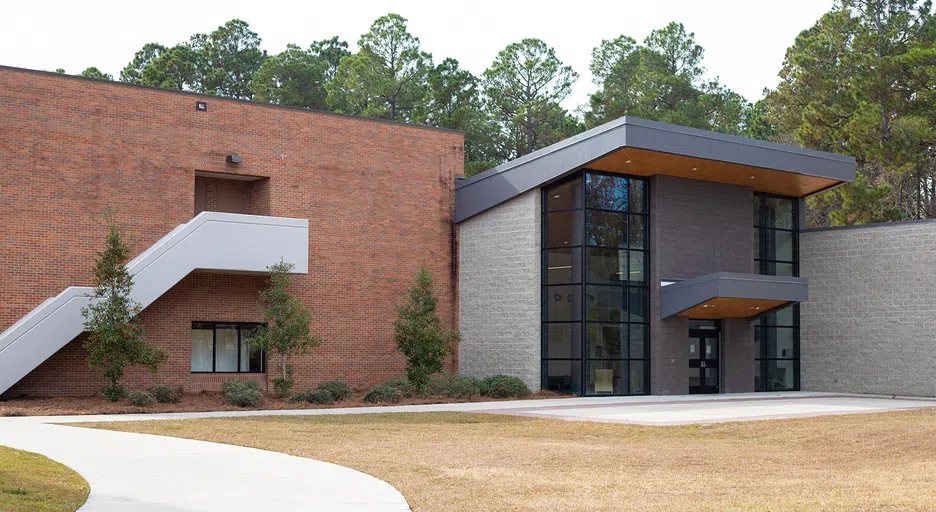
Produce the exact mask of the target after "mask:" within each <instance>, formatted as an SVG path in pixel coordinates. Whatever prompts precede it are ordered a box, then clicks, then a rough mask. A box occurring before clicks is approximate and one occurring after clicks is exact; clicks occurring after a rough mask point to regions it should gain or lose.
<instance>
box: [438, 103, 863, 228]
mask: <svg viewBox="0 0 936 512" xmlns="http://www.w3.org/2000/svg"><path fill="white" fill-rule="evenodd" d="M625 147H630V148H636V149H641V150H645V151H654V152H659V153H668V154H674V155H680V156H685V157H690V158H699V159H704V160H711V161H718V162H726V163H730V164H735V165H744V166H749V167H755V168H760V169H765V170H768V171H775V172H780V173H789V174H797V175H802V176H811V177H816V178H821V179H825V180H828V181H830V182H837V183H836V184H841V183H844V182H850V181H854V180H855V172H856V171H855V159H854V157H851V156H846V155H838V154H835V153H829V152H823V151H816V150H812V149H805V148H798V147H795V146H787V145H783V144H777V143H774V142H767V141H760V140H755V139H749V138H745V137H739V136H736V135H727V134H722V133H716V132H708V131H705V130H699V129H696V128H685V127H681V126H675V125H670V124H666V123H660V122H657V121H649V120H646V119H640V118H635V117H622V118H619V119H616V120H614V121H611V122H609V123H606V124H604V125H601V126H598V127H595V128H592V129H591V130H588V131H586V132H583V133H581V134H578V135H576V136H574V137H571V138H569V139H566V140H564V141H560V142H557V143H556V144H553V145H551V146H547V147H545V148H543V149H540V150H538V151H534V152H533V153H530V154H529V155H525V156H522V157H520V158H517V159H515V160H512V161H510V162H506V163H504V164H501V165H499V166H497V167H495V168H494V169H490V170H488V171H485V172H483V173H481V174H478V175H475V176H472V177H470V178H467V179H464V180H459V181H458V182H457V183H456V186H455V194H456V197H455V222H456V223H459V222H462V221H464V220H467V219H469V218H471V217H473V216H475V215H477V214H479V213H481V212H483V211H486V210H488V209H490V208H493V207H494V206H497V205H498V204H501V203H503V202H506V201H508V200H510V199H512V198H514V197H516V196H518V195H520V194H522V193H524V192H526V191H528V190H531V189H532V188H536V187H539V186H542V185H544V184H546V183H549V182H551V181H554V180H555V179H557V178H559V177H561V176H563V175H565V174H566V173H569V172H573V171H575V170H577V169H581V168H583V167H587V166H588V164H589V163H590V162H593V161H595V160H597V159H599V158H602V157H604V156H606V155H608V154H611V153H613V152H615V151H618V150H620V149H621V148H625ZM833 186H834V185H833Z"/></svg>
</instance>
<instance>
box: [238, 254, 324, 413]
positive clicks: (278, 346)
mask: <svg viewBox="0 0 936 512" xmlns="http://www.w3.org/2000/svg"><path fill="white" fill-rule="evenodd" d="M269 269H270V284H269V286H268V287H267V288H266V289H265V290H263V291H262V292H260V301H261V304H260V314H261V315H262V316H263V320H264V321H265V322H266V323H265V325H263V326H261V327H258V328H257V329H255V330H254V331H253V333H251V335H250V336H249V337H248V340H247V342H248V343H249V344H251V345H253V346H255V347H258V348H260V349H262V350H264V351H266V352H270V351H275V352H277V353H278V354H279V369H280V376H279V377H278V378H276V379H273V389H274V390H276V394H277V395H279V396H280V397H282V398H285V397H288V396H289V393H290V391H291V390H292V387H293V378H292V374H293V370H292V366H290V365H289V359H290V358H292V357H293V356H296V355H300V354H305V353H307V352H308V351H309V350H311V349H312V348H313V347H315V346H317V345H318V344H319V341H320V340H319V339H318V338H317V337H315V336H312V334H311V333H310V332H309V325H310V324H311V323H312V311H311V310H309V308H307V307H305V306H304V305H303V304H302V301H300V300H299V299H298V298H297V297H295V296H294V295H293V294H292V293H290V291H289V272H290V271H291V270H292V269H293V264H292V263H286V262H284V261H282V260H280V262H279V263H277V264H275V265H272V266H271V267H269Z"/></svg>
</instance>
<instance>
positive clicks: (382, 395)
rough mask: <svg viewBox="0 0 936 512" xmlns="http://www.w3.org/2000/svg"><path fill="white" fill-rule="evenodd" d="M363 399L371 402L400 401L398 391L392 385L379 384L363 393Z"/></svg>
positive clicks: (393, 402) (386, 402)
mask: <svg viewBox="0 0 936 512" xmlns="http://www.w3.org/2000/svg"><path fill="white" fill-rule="evenodd" d="M364 401H365V402H370V403H373V404H395V403H397V402H399V401H400V391H399V390H397V388H395V387H393V386H388V385H386V384H381V385H379V386H376V387H374V388H371V390H370V391H368V392H367V394H366V395H364Z"/></svg>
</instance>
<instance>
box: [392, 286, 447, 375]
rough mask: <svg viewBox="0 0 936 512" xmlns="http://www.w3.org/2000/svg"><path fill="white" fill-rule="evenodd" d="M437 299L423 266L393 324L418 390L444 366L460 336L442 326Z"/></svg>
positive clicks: (395, 337)
mask: <svg viewBox="0 0 936 512" xmlns="http://www.w3.org/2000/svg"><path fill="white" fill-rule="evenodd" d="M437 302H438V301H437V299H436V297H435V295H434V294H433V293H432V276H431V275H430V274H429V271H428V270H426V267H421V268H420V269H419V273H418V274H417V275H416V284H415V285H414V286H413V288H411V289H410V291H409V300H408V301H407V303H406V304H404V305H403V306H401V307H400V309H399V311H398V315H399V317H398V318H397V320H396V322H394V324H393V329H394V332H393V339H394V340H395V341H396V344H397V347H398V348H399V349H400V351H401V352H403V355H405V356H406V359H407V362H406V376H407V378H408V379H409V381H410V382H411V383H412V384H413V385H415V386H416V387H417V388H419V389H423V388H425V386H426V384H428V383H429V377H430V376H431V375H432V374H434V373H438V372H440V371H442V370H443V369H444V361H445V356H446V355H448V353H449V350H450V345H451V342H452V341H454V340H456V339H458V336H459V335H458V331H453V330H449V329H446V328H445V326H443V325H442V321H441V320H439V315H437V314H436V303H437Z"/></svg>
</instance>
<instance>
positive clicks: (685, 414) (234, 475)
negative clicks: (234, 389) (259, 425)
mask: <svg viewBox="0 0 936 512" xmlns="http://www.w3.org/2000/svg"><path fill="white" fill-rule="evenodd" d="M933 407H936V399H926V398H910V397H886V396H870V395H840V394H829V393H809V392H796V393H743V394H732V395H687V396H644V397H601V398H563V399H547V400H517V401H497V402H472V403H460V404H433V405H403V406H386V407H355V408H333V409H303V410H292V411H221V412H204V413H173V414H123V415H94V416H92V415H87V416H46V417H21V418H0V445H6V446H11V447H13V448H18V449H22V450H28V451H31V452H36V453H41V454H43V455H46V456H47V457H49V458H52V459H54V460H57V461H59V462H62V463H63V464H65V465H67V466H69V467H71V468H73V469H75V470H76V471H77V472H78V473H80V474H81V475H82V476H84V477H85V479H86V480H87V481H88V483H89V484H90V485H91V495H90V497H89V499H88V502H87V504H86V505H85V506H84V507H83V508H82V510H88V511H110V510H142V511H160V512H164V511H165V512H169V511H175V512H181V511H208V510H251V511H255V510H257V509H260V510H278V511H290V510H328V511H338V512H340V511H403V510H409V507H408V505H407V504H406V500H405V499H404V498H403V496H402V494H400V493H399V492H398V491H397V490H396V489H394V488H393V487H392V486H390V485H389V484H387V483H386V482H383V481H382V480H379V479H377V478H374V477H372V476H369V475H366V474H364V473H361V472H358V471H355V470H352V469H349V468H345V467H341V466H336V465H334V464H329V463H326V462H321V461H316V460H312V459H305V458H300V457H293V456H290V455H285V454H281V453H274V452H268V451H264V450H257V449H253V448H245V447H240V446H231V445H224V444H217V443H208V442H203V441H193V440H187V439H177V438H170V437H161V436H151V435H144V434H133V433H125V432H112V431H104V430H93V429H86V428H77V427H72V426H67V425H65V424H67V423H74V422H90V421H144V420H160V419H198V418H224V417H249V416H276V415H279V416H313V415H323V414H367V413H393V412H433V411H459V412H479V413H492V414H513V415H522V416H531V417H538V418H555V419H562V420H571V421H601V422H615V423H631V424H639V425H651V426H661V427H663V426H669V425H684V424H694V423H716V422H727V421H750V420H769V419H785V418H800V417H807V416H824V415H830V414H855V413H872V412H885V411H897V410H908V409H920V408H933Z"/></svg>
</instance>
